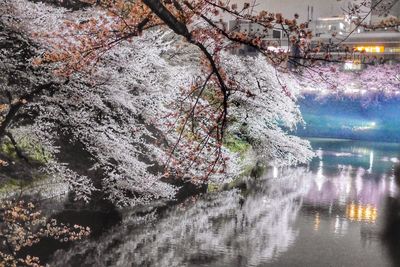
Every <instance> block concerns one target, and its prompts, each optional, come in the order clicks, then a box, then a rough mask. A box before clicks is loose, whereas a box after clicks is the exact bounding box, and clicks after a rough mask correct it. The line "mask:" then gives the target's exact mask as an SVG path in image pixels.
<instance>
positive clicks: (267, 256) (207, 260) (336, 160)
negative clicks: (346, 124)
mask: <svg viewBox="0 0 400 267" xmlns="http://www.w3.org/2000/svg"><path fill="white" fill-rule="evenodd" d="M312 144H313V147H314V149H315V150H316V152H317V153H316V154H317V157H316V158H315V159H314V160H313V162H312V163H311V164H310V166H309V167H307V168H296V169H291V170H278V169H277V168H273V169H272V170H271V171H269V172H268V173H267V174H266V175H265V176H264V177H262V178H260V179H258V180H256V181H254V180H252V181H248V183H247V186H246V189H243V190H241V191H240V190H231V191H226V192H221V193H215V194H207V195H203V196H198V197H196V198H191V199H189V200H187V201H186V202H185V203H183V204H180V205H178V206H173V207H170V208H169V209H168V210H167V211H165V212H163V213H162V214H157V213H150V214H148V215H146V216H142V217H140V216H133V215H130V214H129V212H127V213H126V214H125V219H124V222H123V224H122V225H121V226H118V227H115V228H114V229H112V230H111V231H110V232H109V233H106V234H104V235H103V237H102V238H100V240H96V241H86V242H84V243H82V245H81V246H80V247H76V248H74V249H72V250H71V251H69V252H59V253H58V254H57V256H56V257H55V260H54V262H53V265H55V266H168V267H169V266H397V265H396V264H397V263H399V262H400V261H399V259H398V258H397V257H399V256H396V255H397V254H396V253H395V251H396V249H399V248H400V245H399V244H400V242H399V241H398V240H399V239H398V238H397V239H396V238H391V236H393V235H395V233H397V232H396V231H399V230H397V229H400V217H399V216H398V215H393V214H399V211H400V202H399V201H398V200H397V187H396V184H395V181H394V178H393V175H392V167H393V164H394V163H395V162H396V160H397V159H398V156H397V153H398V152H400V146H398V145H393V144H376V143H365V142H355V141H337V140H312ZM395 236H396V237H400V232H399V234H398V235H395Z"/></svg>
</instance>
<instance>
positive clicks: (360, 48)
mask: <svg viewBox="0 0 400 267" xmlns="http://www.w3.org/2000/svg"><path fill="white" fill-rule="evenodd" d="M354 49H355V50H356V51H358V52H367V53H383V52H384V51H385V47H384V46H383V45H377V46H356V47H355V48H354Z"/></svg>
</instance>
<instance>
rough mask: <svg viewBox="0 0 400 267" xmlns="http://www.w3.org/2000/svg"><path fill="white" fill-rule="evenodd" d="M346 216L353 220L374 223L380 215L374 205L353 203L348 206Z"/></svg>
mask: <svg viewBox="0 0 400 267" xmlns="http://www.w3.org/2000/svg"><path fill="white" fill-rule="evenodd" d="M346 217H347V218H348V219H350V220H351V221H364V222H370V223H374V222H375V221H376V219H377V217H378V210H377V208H376V207H374V206H372V205H362V204H359V205H355V204H354V203H352V204H349V205H347V206H346Z"/></svg>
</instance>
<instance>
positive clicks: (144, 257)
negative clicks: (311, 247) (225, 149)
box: [54, 169, 308, 266]
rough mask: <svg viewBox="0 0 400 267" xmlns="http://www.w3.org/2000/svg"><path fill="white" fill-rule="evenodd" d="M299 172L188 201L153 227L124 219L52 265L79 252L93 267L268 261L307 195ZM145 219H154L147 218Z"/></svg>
mask: <svg viewBox="0 0 400 267" xmlns="http://www.w3.org/2000/svg"><path fill="white" fill-rule="evenodd" d="M303 173H304V172H303V170H300V169H297V170H292V171H290V172H287V173H286V174H285V175H284V177H283V178H280V179H274V180H266V179H264V180H258V181H252V182H251V183H249V184H248V190H247V191H246V197H245V198H243V196H242V194H241V192H240V191H238V190H233V191H227V192H222V193H218V194H211V195H206V196H205V197H201V199H199V200H196V201H195V202H194V203H192V202H191V201H187V202H186V203H184V204H183V205H180V206H178V207H176V208H173V209H172V210H171V211H169V212H167V213H166V214H165V216H164V217H163V218H162V219H160V220H159V221H154V222H153V223H149V222H148V221H147V223H145V224H143V223H137V220H140V219H143V217H142V218H129V219H128V220H127V221H126V222H124V223H123V226H120V227H117V228H114V230H113V231H112V232H110V233H109V234H107V235H105V236H104V237H103V238H102V239H101V242H92V243H90V242H87V243H85V244H84V245H83V246H82V247H80V248H75V249H74V250H72V251H70V252H68V253H65V254H64V255H61V254H59V255H57V256H56V257H55V258H57V259H59V261H60V262H59V263H55V264H54V265H57V264H60V263H62V264H63V266H65V265H66V263H69V264H70V265H73V260H74V257H75V256H76V255H77V254H78V251H84V253H85V254H86V255H85V257H82V258H85V261H86V264H87V265H93V266H105V265H110V264H111V265H113V266H126V265H134V266H136V265H137V266H149V265H151V266H153V265H154V266H182V265H190V264H193V265H196V264H198V263H207V264H211V265H213V266H221V265H226V266H247V265H258V264H261V263H264V262H267V261H268V260H270V259H271V258H272V257H274V256H276V255H277V254H280V253H283V252H284V251H286V250H287V248H288V247H289V246H290V245H291V244H292V243H293V241H294V239H295V238H296V235H297V232H296V231H295V230H294V229H293V227H292V222H293V221H294V220H295V218H296V217H297V214H298V211H299V208H300V206H301V195H302V194H304V193H305V192H306V191H307V190H308V188H307V187H308V186H307V185H306V183H305V179H303V176H302V174H303ZM145 219H146V218H145ZM147 219H150V220H151V219H154V217H153V215H147ZM99 255H101V257H99ZM80 260H81V259H80Z"/></svg>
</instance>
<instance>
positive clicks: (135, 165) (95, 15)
mask: <svg viewBox="0 0 400 267" xmlns="http://www.w3.org/2000/svg"><path fill="white" fill-rule="evenodd" d="M2 1H3V3H4V5H2V9H3V11H4V12H3V13H4V14H8V15H2V27H3V29H4V30H3V31H12V34H14V35H15V36H16V38H17V39H19V40H20V41H21V42H20V44H21V46H20V49H19V50H18V49H17V50H16V51H19V52H21V53H22V51H29V53H28V54H27V55H24V56H23V57H22V58H20V59H17V62H18V63H19V64H20V65H22V66H24V68H25V69H24V71H22V72H21V71H19V70H18V69H17V68H11V69H10V70H12V71H10V70H9V71H8V72H7V76H6V77H7V79H10V78H11V77H14V79H15V78H16V80H17V81H15V82H14V84H15V85H16V86H14V87H12V88H11V87H8V86H5V84H6V82H4V83H2V84H3V86H4V87H7V88H5V89H4V90H2V94H3V92H4V95H5V96H8V100H7V103H6V104H5V108H4V110H5V116H4V119H3V120H2V121H1V126H0V137H1V138H4V136H6V135H8V136H9V138H10V140H11V141H12V139H14V140H15V141H16V142H14V143H16V144H17V143H18V140H19V139H21V138H23V137H24V136H30V137H31V138H32V139H33V141H34V142H37V143H40V144H41V145H42V146H43V150H44V151H47V153H49V154H51V155H52V156H50V157H48V159H47V162H46V164H45V167H44V171H46V172H47V173H48V174H50V175H53V176H60V177H61V178H63V179H64V180H67V181H68V182H69V184H70V186H71V187H72V188H73V189H74V191H75V192H76V194H77V197H80V198H83V199H85V200H88V198H89V196H90V194H91V193H92V192H94V191H98V190H100V191H101V192H103V193H104V194H105V196H106V197H107V198H109V199H110V200H112V201H113V202H114V203H116V204H117V205H121V206H123V205H135V204H142V203H146V202H148V201H149V200H151V199H157V198H171V197H173V196H174V193H175V190H176V188H175V187H174V186H172V185H171V184H169V183H165V182H164V181H163V180H168V179H174V178H177V179H181V180H184V181H191V182H193V183H202V182H207V181H216V182H221V181H229V180H230V179H233V178H234V177H235V176H237V175H238V173H240V171H241V169H242V168H243V161H242V160H241V157H240V155H238V154H236V153H234V151H231V150H230V149H229V147H228V146H227V145H226V144H225V141H226V138H227V136H229V135H233V136H235V138H243V139H245V140H246V141H247V142H249V144H251V145H252V146H253V148H254V150H255V151H256V152H257V157H260V158H264V160H265V159H266V160H267V161H269V162H270V163H273V164H277V165H282V164H298V163H306V162H307V161H308V160H309V159H310V158H311V157H312V156H313V153H312V152H311V150H310V146H309V144H308V142H306V141H303V140H301V139H299V138H297V137H294V136H290V135H289V134H288V131H290V130H293V129H294V128H295V127H296V125H297V124H298V123H301V122H302V119H301V115H300V112H299V109H298V107H297V105H296V98H297V96H298V93H299V90H298V86H299V85H298V82H297V81H296V79H295V78H293V76H292V75H293V74H290V73H289V72H288V71H287V69H286V67H287V65H288V62H289V63H290V64H292V65H295V66H296V67H302V66H303V65H304V67H307V68H309V67H310V64H311V63H312V62H319V61H335V60H343V59H345V58H347V57H349V56H350V54H351V53H350V52H351V51H350V52H349V54H346V55H345V56H344V57H343V58H332V56H331V55H330V54H326V53H321V51H322V50H323V49H324V47H323V46H322V45H321V44H317V45H314V46H312V45H311V42H310V40H311V38H312V32H311V31H310V30H308V28H307V24H306V23H298V21H297V20H298V18H297V17H296V16H294V17H293V18H289V19H288V18H284V17H283V16H282V15H281V14H278V13H277V14H275V13H270V12H268V11H261V12H257V13H254V12H252V11H251V10H253V9H252V8H251V7H250V6H249V5H244V6H243V7H238V6H237V5H235V4H233V5H231V4H230V3H229V1H227V2H224V1H216V0H192V1H177V0H165V1H161V0H138V1H125V0H116V1H110V0H101V1H77V2H79V3H77V4H78V6H77V7H78V8H77V10H74V11H71V10H68V9H64V8H60V7H58V6H57V5H59V4H60V2H59V1H47V2H50V3H52V4H53V5H52V6H51V5H47V4H46V3H41V2H38V3H35V2H30V1H27V0H16V1H7V0H2ZM70 2H71V1H69V2H68V3H70ZM73 2H74V1H72V2H71V3H72V4H73ZM84 2H85V4H82V3H84ZM64 4H65V3H64ZM82 7H83V8H82ZM356 11H357V10H356ZM356 11H355V12H356ZM222 13H224V14H227V15H228V16H230V17H231V18H232V19H234V20H238V21H239V20H246V21H249V22H252V23H256V24H258V25H260V26H261V27H263V29H264V31H270V30H271V29H274V28H280V29H283V30H285V31H286V33H287V35H288V38H289V41H290V43H291V44H293V45H297V46H299V48H300V51H301V52H300V57H302V59H304V60H306V61H305V62H307V64H304V62H303V63H302V62H300V61H299V60H298V59H299V58H298V57H299V55H297V54H292V53H288V52H287V51H286V52H285V51H280V50H271V49H269V48H268V47H269V46H270V45H271V43H268V42H267V43H265V42H262V40H261V37H260V36H254V35H251V34H246V33H243V32H239V31H236V30H235V29H233V30H228V29H227V28H226V26H225V25H224V23H221V21H220V20H219V19H217V20H216V19H215V17H218V16H219V15H220V14H222ZM361 24H362V21H360V22H359V25H361ZM21 32H22V34H21ZM7 35H10V33H7ZM26 35H30V36H31V37H30V38H34V40H35V42H32V41H28V46H29V47H30V48H29V49H28V50H26V49H25V47H26V44H27V42H26V41H25V40H26V38H27V37H26ZM27 40H29V38H28V39H27ZM238 45H247V46H250V47H252V48H253V49H255V50H256V51H258V53H259V55H258V56H257V57H238V56H235V55H233V54H231V53H230V52H229V51H230V50H231V49H232V48H234V47H236V46H238ZM33 47H35V49H33ZM6 51H7V52H6V54H4V55H3V57H4V58H10V59H12V61H15V58H14V57H13V56H12V54H13V53H15V51H13V50H11V49H9V50H6ZM14 63H15V62H11V63H10V64H9V65H15V64H14ZM309 63H310V64H309ZM18 71H19V72H18ZM16 73H17V74H16ZM24 76H28V77H25V78H26V81H25V82H24V83H23V86H21V82H20V80H21V78H22V77H24ZM18 114H26V117H28V118H30V121H29V122H30V123H23V122H22V121H21V120H18V119H19V117H18V116H17V115H18ZM32 121H33V123H32ZM10 136H13V137H10ZM14 136H15V137H14ZM60 136H67V137H68V138H69V140H70V141H71V142H75V143H79V144H80V145H81V146H82V147H83V149H84V150H85V151H86V152H87V153H88V154H89V155H90V158H91V159H92V161H93V164H92V166H88V168H92V169H96V170H100V172H101V173H102V175H101V176H102V177H101V178H100V180H101V182H100V183H98V182H95V183H94V181H93V179H90V178H89V177H87V176H86V175H82V174H79V173H78V172H76V171H74V170H72V169H70V168H69V167H68V166H67V165H66V164H64V163H62V162H60V161H59V160H57V153H58V152H59V150H58V146H57V141H58V140H59V138H60ZM15 149H18V146H17V145H16V146H15Z"/></svg>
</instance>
